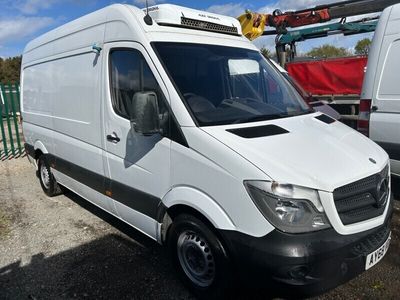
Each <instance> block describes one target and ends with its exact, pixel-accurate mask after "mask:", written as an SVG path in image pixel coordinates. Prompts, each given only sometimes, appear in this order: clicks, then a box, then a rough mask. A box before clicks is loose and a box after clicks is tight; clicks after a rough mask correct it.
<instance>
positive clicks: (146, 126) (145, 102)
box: [131, 92, 160, 135]
mask: <svg viewBox="0 0 400 300" xmlns="http://www.w3.org/2000/svg"><path fill="white" fill-rule="evenodd" d="M131 115H132V118H131V129H132V130H134V131H135V132H138V133H141V134H143V135H153V134H155V133H159V132H160V118H159V113H158V100H157V95H156V93H154V92H137V93H135V95H133V100H132V110H131Z"/></svg>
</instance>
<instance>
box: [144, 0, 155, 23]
mask: <svg viewBox="0 0 400 300" xmlns="http://www.w3.org/2000/svg"><path fill="white" fill-rule="evenodd" d="M143 20H144V22H145V23H146V24H147V25H153V19H152V18H151V17H150V15H149V3H148V1H147V0H146V15H145V16H144V18H143Z"/></svg>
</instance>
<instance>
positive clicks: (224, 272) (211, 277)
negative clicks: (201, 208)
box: [168, 214, 232, 299]
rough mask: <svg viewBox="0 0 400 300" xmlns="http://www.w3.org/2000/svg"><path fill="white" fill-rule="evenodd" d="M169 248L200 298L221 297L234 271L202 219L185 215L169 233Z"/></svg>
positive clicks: (184, 278)
mask: <svg viewBox="0 0 400 300" xmlns="http://www.w3.org/2000/svg"><path fill="white" fill-rule="evenodd" d="M168 248H169V252H170V255H171V256H172V259H173V261H174V264H175V267H176V268H177V270H178V273H179V275H180V277H181V279H182V281H183V282H184V284H185V285H186V286H188V287H189V288H190V289H191V291H192V292H193V293H194V294H196V295H197V296H198V297H201V298H202V297H205V298H208V299H210V298H220V297H221V296H223V294H224V293H226V292H227V288H229V287H230V285H229V284H230V282H231V280H232V277H231V276H232V275H231V274H232V272H231V271H230V265H229V260H228V256H227V254H226V251H225V249H224V247H223V245H222V243H221V241H220V240H219V238H218V237H217V236H216V235H215V234H214V233H213V231H212V230H210V229H209V228H208V227H207V226H206V225H205V224H204V223H203V222H202V221H200V220H199V219H197V218H195V217H193V216H191V215H187V214H182V215H179V216H177V217H176V218H175V219H174V222H173V223H172V225H171V228H170V229H169V231H168Z"/></svg>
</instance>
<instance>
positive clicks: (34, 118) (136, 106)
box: [22, 5, 392, 296]
mask: <svg viewBox="0 0 400 300" xmlns="http://www.w3.org/2000/svg"><path fill="white" fill-rule="evenodd" d="M149 11H150V15H146V14H145V12H144V11H142V10H140V9H138V8H136V7H133V6H130V5H112V6H109V7H106V8H104V9H102V10H99V11H97V12H94V13H92V14H90V15H87V16H84V17H82V18H80V19H78V20H76V21H73V22H71V23H68V24H66V25H64V26H62V27H60V28H57V29H55V30H53V31H51V32H49V33H47V34H45V35H43V36H41V37H39V38H37V39H35V40H34V41H32V42H30V43H29V44H28V45H27V46H26V49H25V51H24V54H23V63H22V116H23V129H24V136H25V140H26V152H27V153H28V155H29V156H28V157H29V159H30V160H31V162H33V163H34V164H35V165H36V167H37V170H38V171H37V174H38V177H39V180H40V183H41V185H42V188H43V190H44V192H45V193H46V194H47V195H49V196H53V195H55V194H57V193H58V192H59V190H60V186H64V187H66V188H68V189H70V190H72V191H74V192H75V193H77V194H78V195H80V196H82V197H83V198H85V199H87V200H88V201H90V202H92V203H93V204H95V205H97V206H99V207H101V208H102V209H104V210H106V211H107V212H109V213H110V214H112V215H114V216H115V217H117V218H119V219H121V220H123V221H124V222H126V223H128V224H130V225H132V226H133V227H135V228H137V229H138V230H140V231H141V232H143V233H144V234H146V235H148V236H149V237H150V238H152V239H154V240H156V241H157V242H159V243H160V244H165V245H167V247H168V248H169V250H170V253H171V256H172V259H173V260H174V262H175V264H176V266H177V269H178V270H179V274H180V276H181V277H182V280H183V281H184V282H185V283H186V284H187V285H188V286H189V287H190V288H191V289H192V290H193V291H194V292H195V293H196V294H203V295H211V294H213V293H217V292H219V291H221V290H223V289H224V287H227V286H228V287H231V285H229V284H230V282H231V279H232V277H235V278H236V275H242V277H245V278H253V279H258V280H260V282H261V283H262V284H263V285H265V284H266V283H267V282H274V285H273V287H274V288H277V287H279V288H282V290H283V291H285V292H288V291H290V290H293V291H294V292H295V293H296V295H297V296H299V295H301V294H315V293H320V292H323V291H325V290H327V289H330V288H333V287H335V286H337V285H339V284H341V283H343V282H345V281H347V280H349V279H351V278H353V277H354V276H356V275H357V274H359V273H361V272H363V271H364V270H366V269H369V268H370V267H372V266H373V265H375V264H376V263H377V262H378V261H379V260H380V259H381V258H382V257H383V255H384V254H385V252H386V250H387V248H388V245H389V241H390V228H389V223H390V218H391V215H392V201H391V196H390V194H391V193H390V184H389V173H390V172H389V164H388V163H389V158H388V155H387V154H386V153H385V152H384V151H383V150H382V149H381V148H380V147H379V146H377V145H376V144H375V143H374V142H372V141H371V140H369V139H368V138H367V137H365V136H363V135H362V134H360V133H358V132H356V131H354V130H352V129H350V128H349V127H347V126H345V125H343V124H341V123H340V122H337V121H336V120H334V119H332V118H330V117H329V116H326V115H324V114H321V113H316V112H313V111H312V110H310V108H309V107H308V106H307V105H306V104H305V103H304V101H303V99H302V98H301V97H300V96H299V94H298V93H297V92H296V91H295V89H294V88H293V87H292V86H291V85H290V84H289V83H288V82H287V81H286V79H285V78H284V76H283V75H282V74H280V73H279V72H278V71H277V70H276V69H275V68H274V67H272V66H271V65H270V64H269V63H268V61H267V60H265V59H264V58H263V57H262V55H261V54H260V53H259V51H258V49H257V48H256V47H255V46H254V45H253V44H252V43H250V42H249V41H248V40H247V39H246V38H245V37H243V36H242V34H241V28H240V24H239V22H238V21H237V20H236V19H234V18H230V17H225V16H221V15H217V14H211V13H208V12H201V11H196V10H191V9H187V8H183V7H178V6H173V5H158V6H154V7H151V8H149ZM247 274H248V275H251V276H247ZM255 274H257V276H255Z"/></svg>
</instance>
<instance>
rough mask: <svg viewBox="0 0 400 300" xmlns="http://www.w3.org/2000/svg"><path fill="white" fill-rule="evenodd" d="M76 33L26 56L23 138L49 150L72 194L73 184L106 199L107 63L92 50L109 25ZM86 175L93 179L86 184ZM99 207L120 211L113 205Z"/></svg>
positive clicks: (60, 177) (38, 47)
mask: <svg viewBox="0 0 400 300" xmlns="http://www.w3.org/2000/svg"><path fill="white" fill-rule="evenodd" d="M77 29H78V30H77V32H75V33H71V34H67V35H65V36H63V37H60V38H58V39H55V40H54V41H51V42H49V43H47V44H44V45H42V46H37V47H36V48H34V49H32V50H31V51H30V52H28V53H27V54H26V56H25V55H24V63H25V64H24V72H23V76H24V78H23V117H24V131H25V132H24V133H25V135H26V136H27V137H28V138H27V140H26V141H27V143H29V144H31V145H35V143H37V142H41V143H43V144H44V147H45V148H46V150H47V151H48V155H49V156H51V157H52V161H54V162H55V165H54V168H56V169H57V171H58V172H56V174H55V176H56V179H57V181H59V183H61V184H62V185H65V186H67V187H71V188H72V186H71V182H72V181H70V180H67V178H71V179H75V180H78V181H80V182H81V183H83V184H85V185H87V186H91V187H92V188H93V187H97V188H95V190H96V191H97V192H100V193H104V184H103V178H104V174H105V171H104V160H103V138H102V132H103V130H102V122H101V118H102V87H101V83H100V80H101V78H102V59H101V52H100V54H99V53H97V52H95V51H92V46H91V45H92V44H93V43H102V39H103V38H104V29H105V25H104V24H99V25H96V26H91V27H87V28H85V29H79V28H77ZM59 30H60V29H59ZM63 50H64V52H62V51H63ZM34 58H36V59H39V60H36V61H32V59H34ZM82 170H85V172H86V171H87V172H91V174H93V175H94V176H86V177H84V178H87V179H88V180H87V182H82V180H80V179H81V178H83V177H82V176H81V175H82V172H83V171H82ZM60 173H63V175H65V176H58V174H60ZM74 190H75V191H76V192H77V193H79V194H80V195H82V196H83V197H85V198H89V199H90V195H88V194H87V193H86V190H84V189H82V190H77V187H74ZM98 205H100V206H102V207H103V208H105V209H107V210H109V211H111V212H113V211H115V209H114V205H113V202H112V200H111V199H109V200H107V201H101V202H100V203H98Z"/></svg>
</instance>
